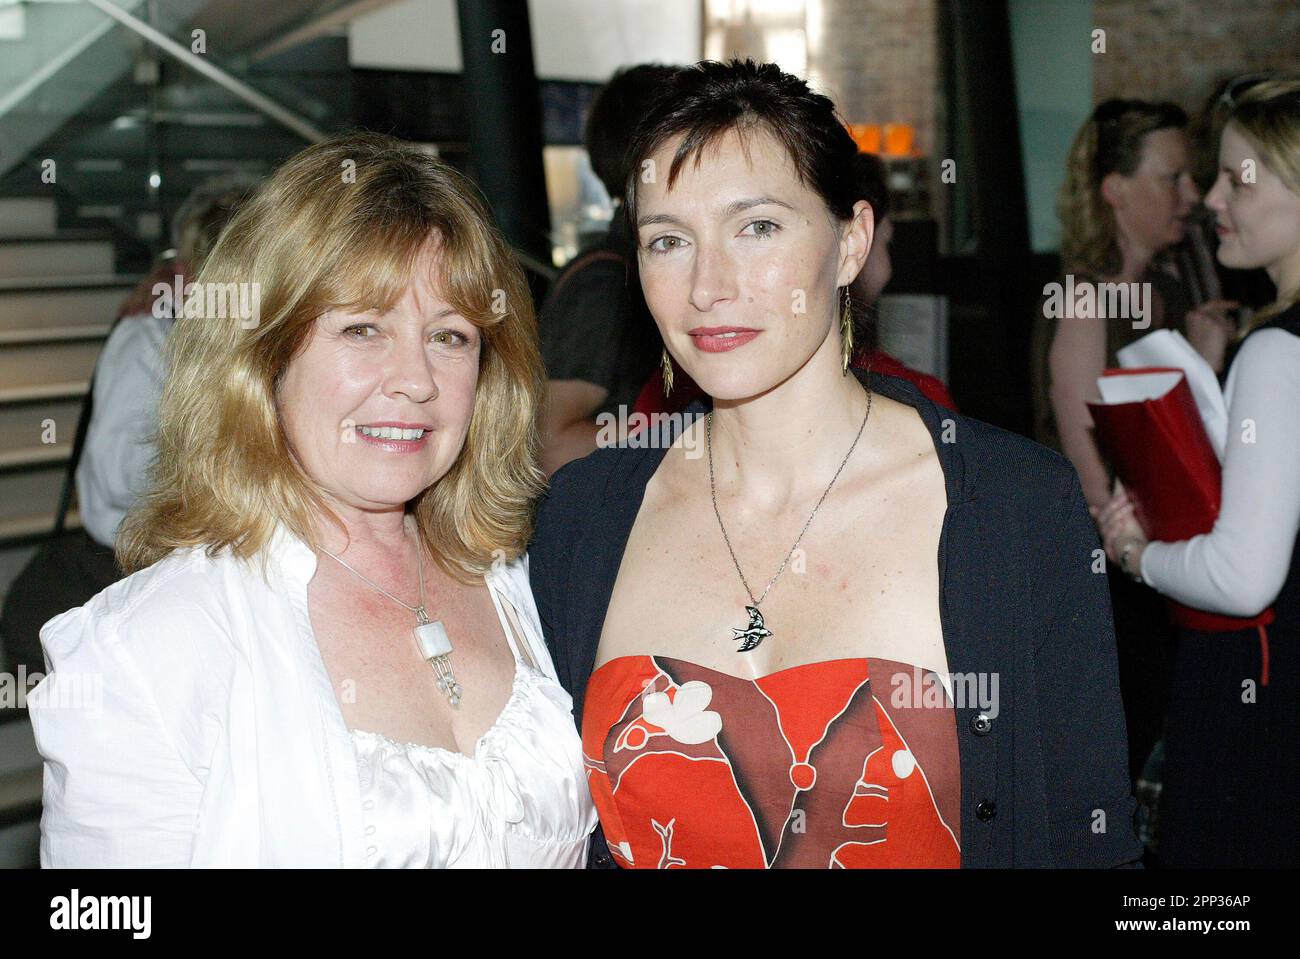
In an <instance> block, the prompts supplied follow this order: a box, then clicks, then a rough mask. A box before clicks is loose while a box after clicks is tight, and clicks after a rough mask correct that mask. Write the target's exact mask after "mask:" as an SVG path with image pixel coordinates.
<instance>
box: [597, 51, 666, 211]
mask: <svg viewBox="0 0 1300 959" xmlns="http://www.w3.org/2000/svg"><path fill="white" fill-rule="evenodd" d="M677 69H678V68H677V67H669V66H664V65H663V64H659V63H645V64H641V65H640V66H636V67H628V68H627V69H625V70H619V71H618V72H616V73H615V74H614V75H613V76H612V77H610V78H609V82H608V83H606V84H605V85H604V86H603V87H601V88H600V92H599V93H597V94H596V99H595V100H593V101H592V103H591V112H589V113H588V114H587V126H586V131H585V133H584V134H583V145H584V146H585V147H586V148H587V155H588V156H589V157H590V158H591V168H592V170H594V171H595V173H596V176H598V177H600V182H601V183H603V184H605V190H606V192H607V193H609V195H610V198H611V199H613V198H616V197H621V196H623V190H624V188H625V187H626V184H627V173H628V169H627V148H628V147H629V146H630V145H631V143H632V134H633V133H634V132H635V130H636V124H637V121H638V120H639V119H640V118H641V117H643V116H644V115H645V113H646V110H647V109H649V107H650V102H651V101H652V100H653V99H654V98H655V97H656V96H658V95H659V94H660V93H662V92H663V88H664V83H665V82H666V81H667V80H668V78H669V77H671V76H672V75H673V74H674V73H676V72H677Z"/></svg>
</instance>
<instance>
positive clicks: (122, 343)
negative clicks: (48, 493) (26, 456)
mask: <svg viewBox="0 0 1300 959" xmlns="http://www.w3.org/2000/svg"><path fill="white" fill-rule="evenodd" d="M171 324H172V321H171V320H170V319H169V318H161V319H160V318H158V317H156V316H152V315H150V314H148V313H143V314H140V315H139V316H127V317H123V318H122V320H121V321H119V322H118V324H117V326H116V327H114V329H113V333H112V335H110V336H109V338H108V341H107V342H106V343H105V344H104V348H103V350H101V351H100V354H99V360H98V361H97V362H96V364H95V395H94V406H93V408H92V410H91V415H90V426H89V429H88V431H87V433H86V445H85V447H84V448H83V449H82V451H81V462H80V463H79V464H78V465H77V506H78V509H79V511H80V513H81V523H82V525H83V526H84V527H85V529H86V532H88V533H89V534H90V535H91V536H92V537H93V538H94V539H96V540H98V541H99V542H100V543H102V544H103V545H105V546H110V547H111V546H112V545H113V543H114V541H115V540H116V539H117V528H118V526H120V525H121V523H122V517H123V516H125V515H126V511H127V510H129V509H130V508H131V506H132V505H133V504H134V503H135V501H136V499H137V498H138V497H139V496H140V494H141V493H143V492H144V489H145V482H146V479H147V472H148V469H149V464H150V463H151V462H152V461H153V457H154V448H153V444H152V443H150V442H149V437H150V436H151V435H152V434H153V432H154V430H155V429H157V426H158V400H159V398H160V397H161V396H162V384H163V378H164V372H165V370H164V360H163V343H164V341H165V340H166V339H167V332H168V330H169V329H170V328H171Z"/></svg>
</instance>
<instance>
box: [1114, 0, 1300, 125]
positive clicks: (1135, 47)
mask: <svg viewBox="0 0 1300 959" xmlns="http://www.w3.org/2000/svg"><path fill="white" fill-rule="evenodd" d="M1093 22H1094V24H1095V25H1096V26H1098V27H1100V28H1102V29H1104V30H1105V31H1106V52H1105V53H1104V54H1098V55H1095V56H1094V58H1093V94H1094V96H1095V97H1096V100H1097V102H1100V101H1102V100H1104V99H1106V98H1108V97H1113V96H1122V97H1141V98H1143V99H1146V100H1172V101H1174V102H1175V103H1177V104H1179V105H1180V106H1182V107H1183V109H1185V110H1187V111H1188V112H1189V113H1192V114H1195V113H1197V112H1199V111H1200V110H1201V108H1202V107H1203V105H1204V104H1205V101H1206V99H1207V98H1208V97H1209V96H1210V94H1211V91H1212V90H1213V89H1214V88H1215V85H1216V83H1217V82H1218V81H1219V80H1221V79H1223V78H1225V77H1229V76H1236V75H1239V74H1243V73H1253V72H1257V71H1265V70H1277V69H1288V68H1289V69H1291V70H1300V3H1297V2H1296V0H1094V2H1093Z"/></svg>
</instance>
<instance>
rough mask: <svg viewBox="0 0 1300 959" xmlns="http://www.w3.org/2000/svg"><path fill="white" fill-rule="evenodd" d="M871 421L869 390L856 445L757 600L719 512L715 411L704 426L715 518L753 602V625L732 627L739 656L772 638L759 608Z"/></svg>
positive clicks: (748, 608)
mask: <svg viewBox="0 0 1300 959" xmlns="http://www.w3.org/2000/svg"><path fill="white" fill-rule="evenodd" d="M870 418H871V391H870V390H867V412H866V415H865V416H863V417H862V425H861V426H859V427H858V435H857V436H855V437H854V438H853V445H852V446H850V447H849V451H848V452H847V453H845V454H844V459H843V460H841V461H840V466H839V469H837V470H836V471H835V475H834V476H832V477H831V481H830V483H829V484H828V485H827V487H826V492H824V493H822V495H821V499H819V500H818V501H817V505H816V506H814V507H813V511H812V513H810V514H809V516H808V520H807V522H805V523H804V524H803V529H801V530H800V531H799V537H798V538H797V539H796V540H795V541H794V545H793V546H791V547H790V552H788V553H786V554H785V559H783V560H781V566H780V568H779V569H777V571H776V574H775V575H774V576H773V577H772V578H771V579H770V580H768V581H767V586H766V587H764V589H763V594H762V595H761V596H759V597H758V598H757V599H755V598H754V591H753V590H752V589H750V588H749V582H748V581H747V580H746V579H745V573H744V571H743V570H741V568H740V560H738V559H736V551H735V549H733V548H732V546H731V537H729V536H728V535H727V527H726V524H724V523H723V522H722V512H721V511H720V510H719V509H718V489H717V485H716V484H715V482H714V478H713V411H712V410H710V411H709V415H708V417H707V419H706V420H705V423H704V433H705V446H707V447H708V451H709V493H710V494H711V495H712V497H713V514H714V515H715V516H717V517H718V527H719V528H720V529H721V530H722V538H723V540H724V541H725V542H726V544H727V552H729V553H730V554H731V562H732V563H733V564H735V567H736V573H737V574H738V575H739V576H740V584H741V585H742V586H744V587H745V592H746V593H748V594H749V601H750V603H751V604H752V605H748V606H746V607H745V613H746V614H747V615H748V616H749V624H748V625H746V626H743V627H739V628H738V627H735V626H732V627H730V628H731V632H732V633H733V634H734V635H733V636H732V637H731V639H732V640H733V641H738V642H739V643H740V646H739V647H738V648H737V650H736V652H738V653H747V652H749V651H750V650H752V649H756V648H757V647H758V644H759V643H761V642H762V641H763V640H765V639H767V637H769V636H771V635H772V631H771V630H770V629H768V628H767V626H766V625H765V624H764V622H763V614H762V613H761V612H760V611H759V606H761V605H762V603H763V600H765V599H766V598H767V594H768V592H769V591H770V590H771V589H772V586H773V584H775V583H776V581H777V579H778V578H779V577H780V575H781V574H782V573H783V572H785V566H786V563H788V562H790V557H791V556H793V555H794V551H795V550H796V549H798V548H799V544H800V543H801V542H803V534H804V533H806V532H808V527H809V526H810V525H812V521H813V517H814V516H816V515H817V511H818V510H819V509H821V505H822V503H824V502H825V501H826V497H827V496H829V495H830V492H831V487H833V486H834V485H835V481H836V480H837V479H839V478H840V473H841V472H843V470H844V464H845V463H847V462H848V461H849V457H850V456H852V455H853V450H854V449H855V448H856V447H857V445H858V440H860V439H862V431H863V430H865V429H866V428H867V420H868V419H870Z"/></svg>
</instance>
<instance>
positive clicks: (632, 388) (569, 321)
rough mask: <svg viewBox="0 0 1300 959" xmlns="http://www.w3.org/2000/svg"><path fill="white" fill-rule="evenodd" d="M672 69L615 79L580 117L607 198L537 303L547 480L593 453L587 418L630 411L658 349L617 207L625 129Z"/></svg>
mask: <svg viewBox="0 0 1300 959" xmlns="http://www.w3.org/2000/svg"><path fill="white" fill-rule="evenodd" d="M675 71H676V68H675V67H667V66H661V65H654V64H649V65H642V66H637V67H631V68H629V69H626V70H621V71H619V72H618V73H615V74H614V76H613V77H611V78H610V81H609V83H608V84H606V85H605V87H604V88H603V89H602V90H601V91H600V94H599V95H598V96H597V97H596V101H595V103H593V104H592V107H591V113H590V115H589V116H588V118H587V129H586V137H585V141H586V144H585V145H586V147H587V152H588V154H589V155H590V157H591V165H592V168H593V169H594V170H595V172H596V175H597V176H598V177H600V180H601V182H602V183H604V184H605V189H606V190H607V191H608V192H609V195H610V197H611V198H612V199H613V201H614V207H615V208H614V219H613V221H612V222H611V224H610V229H609V233H608V234H607V235H606V236H605V237H604V238H603V239H601V240H600V241H599V242H597V243H596V244H594V245H592V246H590V247H588V248H587V249H586V250H584V251H583V252H582V253H581V254H579V255H578V256H577V257H576V258H575V259H574V260H573V262H572V263H570V264H569V266H568V267H567V268H566V269H565V270H564V272H563V273H561V274H560V277H559V278H558V279H557V280H556V281H555V285H554V286H553V287H552V288H551V291H550V294H549V295H548V296H547V298H546V301H545V303H543V304H542V310H541V317H540V322H539V331H540V335H541V345H542V359H543V360H544V362H545V363H546V375H547V377H548V379H549V381H550V382H549V385H548V389H547V399H546V405H545V408H544V410H543V413H542V418H541V424H540V425H541V430H542V443H543V449H542V466H543V468H544V469H545V470H546V472H547V473H548V474H550V473H553V472H555V470H557V469H559V468H560V467H561V466H563V465H564V464H565V463H567V462H569V461H570V460H573V459H578V458H579V457H582V456H586V455H587V454H588V453H590V452H592V451H593V450H595V448H596V437H597V434H598V426H597V423H596V416H597V415H598V414H600V413H611V414H613V415H614V416H618V411H619V408H620V407H621V406H622V407H626V408H627V409H628V411H629V413H630V412H631V409H632V406H633V404H634V403H635V402H636V397H637V394H638V393H639V392H640V390H641V387H642V385H643V384H644V383H645V381H646V379H647V377H649V375H650V373H651V371H652V370H653V369H654V367H655V364H656V363H658V362H659V358H660V352H661V349H662V344H661V342H660V340H659V335H658V333H657V332H656V331H655V326H654V321H653V320H652V319H651V317H650V313H649V311H648V310H647V309H646V305H645V299H644V298H643V297H642V295H641V281H640V279H639V277H638V276H637V270H636V257H635V255H634V252H635V251H634V246H633V237H632V233H631V230H630V229H629V228H628V226H627V222H626V216H625V214H624V210H623V194H624V192H625V189H626V183H627V178H628V172H629V171H628V169H627V161H626V159H625V155H626V152H627V147H628V144H629V143H630V142H631V138H632V130H633V128H634V126H635V124H636V122H637V120H638V119H639V118H640V117H641V116H643V115H644V114H645V112H646V110H647V109H648V107H649V105H650V103H651V102H652V101H653V99H654V97H655V96H656V94H657V93H658V91H659V89H661V88H662V86H663V84H664V81H665V80H666V79H667V78H668V77H669V76H671V75H672V74H673V73H674V72H675Z"/></svg>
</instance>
